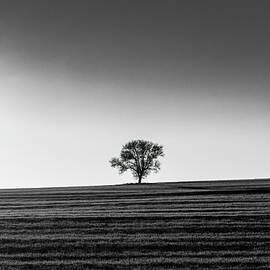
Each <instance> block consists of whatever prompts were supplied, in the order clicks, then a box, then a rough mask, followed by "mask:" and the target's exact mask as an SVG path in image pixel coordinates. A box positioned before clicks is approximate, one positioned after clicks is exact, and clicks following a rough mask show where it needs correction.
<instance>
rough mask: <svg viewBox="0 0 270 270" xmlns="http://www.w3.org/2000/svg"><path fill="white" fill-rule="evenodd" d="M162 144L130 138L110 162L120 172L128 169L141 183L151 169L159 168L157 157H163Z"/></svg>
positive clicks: (154, 170) (157, 169) (156, 170)
mask: <svg viewBox="0 0 270 270" xmlns="http://www.w3.org/2000/svg"><path fill="white" fill-rule="evenodd" d="M163 156H164V153H163V146H162V145H159V144H156V143H153V142H150V141H144V140H132V141H130V142H128V143H126V144H125V145H123V147H122V150H121V152H120V157H119V158H115V157H114V158H112V159H111V160H110V164H111V166H112V167H113V168H117V169H119V173H120V174H122V173H124V172H125V171H127V170H130V171H131V172H132V174H133V176H134V177H135V178H136V179H137V180H138V183H139V184H141V182H142V179H144V178H146V177H147V176H148V175H149V174H150V173H151V172H152V171H153V172H156V173H157V172H158V171H159V170H160V165H161V164H160V161H159V160H158V158H159V157H163Z"/></svg>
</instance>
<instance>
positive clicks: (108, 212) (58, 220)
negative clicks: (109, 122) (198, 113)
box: [0, 180, 270, 270]
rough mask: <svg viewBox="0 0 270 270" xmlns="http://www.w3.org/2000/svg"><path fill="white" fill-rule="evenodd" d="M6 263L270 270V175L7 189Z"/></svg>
mask: <svg viewBox="0 0 270 270" xmlns="http://www.w3.org/2000/svg"><path fill="white" fill-rule="evenodd" d="M0 232H1V236H0V241H1V244H0V269H1V270H2V269H78V270H80V269H270V181H269V180H256V181H251V180H250V181H222V182H193V183H190V182H189V183H188V182H182V183H162V184H144V185H141V186H138V185H120V186H103V187H76V188H75V187H74V188H53V189H20V190H2V191H0Z"/></svg>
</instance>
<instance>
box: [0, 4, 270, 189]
mask: <svg viewBox="0 0 270 270" xmlns="http://www.w3.org/2000/svg"><path fill="white" fill-rule="evenodd" d="M269 9H270V3H269V1H263V0H261V1H256V0H253V1H248V0H245V1H244V0H243V1H241V0H234V1H230V0H226V1H216V0H213V1H208V0H204V1H199V0H198V1H193V0H186V1H179V0H175V1H173V0H166V1H165V0H163V1H157V0H155V1H154V0H153V1H151V0H148V1H145V0H144V1H142V0H136V1H135V0H134V1H125V0H123V1H119V0H107V1H105V0H96V1H92V0H89V1H80V0H76V1H75V0H73V1H69V0H58V1H49V0H23V1H22V0H0V123H1V125H0V132H1V133H0V134H1V135H0V150H1V151H0V161H1V169H0V179H1V183H0V187H38V186H69V185H98V184H114V183H124V182H131V181H133V180H132V177H131V175H130V174H126V175H123V176H119V175H118V173H117V171H116V170H115V169H112V168H110V167H109V163H108V160H109V159H110V158H111V157H113V156H117V155H118V154H119V152H120V149H121V146H122V145H123V144H124V143H126V142H127V141H129V140H131V139H137V138H140V139H147V140H152V141H154V142H157V143H160V144H163V145H164V150H165V154H166V156H165V158H164V159H163V161H162V169H161V171H160V173H159V174H157V175H154V174H153V175H150V176H149V178H148V181H179V180H181V179H194V180H195V179H196V180H197V179H217V178H222V179H223V178H224V179H225V178H254V177H269V176H270V166H269V153H270V143H269V137H270V127H269V119H270V106H269V105H270V91H269V90H270V89H269V86H270V76H269V74H270V50H269V48H270V37H269V29H270V17H269Z"/></svg>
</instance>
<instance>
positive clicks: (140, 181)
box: [138, 175, 142, 184]
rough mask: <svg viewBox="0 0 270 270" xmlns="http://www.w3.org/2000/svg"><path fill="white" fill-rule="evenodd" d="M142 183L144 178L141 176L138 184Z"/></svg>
mask: <svg viewBox="0 0 270 270" xmlns="http://www.w3.org/2000/svg"><path fill="white" fill-rule="evenodd" d="M141 183H142V177H141V176H140V175H139V180H138V184H141Z"/></svg>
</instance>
